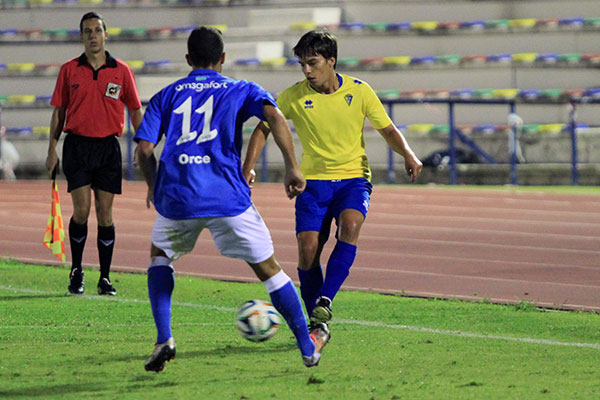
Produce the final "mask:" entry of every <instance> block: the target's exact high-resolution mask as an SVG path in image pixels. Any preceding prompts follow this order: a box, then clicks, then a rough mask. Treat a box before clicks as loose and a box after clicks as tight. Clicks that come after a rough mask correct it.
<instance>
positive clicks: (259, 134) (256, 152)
mask: <svg viewBox="0 0 600 400" xmlns="http://www.w3.org/2000/svg"><path fill="white" fill-rule="evenodd" d="M270 132H271V130H270V129H269V128H268V127H267V126H266V125H265V124H264V122H262V121H260V122H259V123H258V125H256V128H254V131H253V132H252V135H250V140H249V141H248V148H247V150H246V158H244V164H243V165H242V172H243V173H244V178H245V179H246V182H248V186H250V187H251V188H252V185H253V184H254V180H255V179H256V173H255V172H254V165H256V161H257V160H258V157H259V156H260V153H261V152H262V150H263V148H264V147H265V143H266V142H267V137H269V133H270Z"/></svg>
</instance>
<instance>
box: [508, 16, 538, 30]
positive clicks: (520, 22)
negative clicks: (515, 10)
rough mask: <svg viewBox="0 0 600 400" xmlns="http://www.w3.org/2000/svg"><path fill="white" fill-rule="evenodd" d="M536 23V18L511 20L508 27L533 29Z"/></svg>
mask: <svg viewBox="0 0 600 400" xmlns="http://www.w3.org/2000/svg"><path fill="white" fill-rule="evenodd" d="M536 22H537V20H536V19H535V18H522V19H511V20H509V21H508V25H509V26H510V27H511V28H521V29H522V28H533V27H534V26H535V24H536Z"/></svg>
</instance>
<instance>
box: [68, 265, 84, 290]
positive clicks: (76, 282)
mask: <svg viewBox="0 0 600 400" xmlns="http://www.w3.org/2000/svg"><path fill="white" fill-rule="evenodd" d="M69 281H70V282H69V292H70V293H71V294H83V289H84V284H83V270H82V269H79V268H73V269H72V270H71V273H70V274H69Z"/></svg>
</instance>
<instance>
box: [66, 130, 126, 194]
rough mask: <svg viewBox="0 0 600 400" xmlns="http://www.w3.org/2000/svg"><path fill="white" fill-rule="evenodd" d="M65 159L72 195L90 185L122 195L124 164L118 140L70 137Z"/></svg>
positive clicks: (71, 134)
mask: <svg viewBox="0 0 600 400" xmlns="http://www.w3.org/2000/svg"><path fill="white" fill-rule="evenodd" d="M62 158H63V160H62V163H63V166H62V168H63V172H64V174H65V176H66V178H67V184H68V185H67V190H68V191H69V192H71V191H73V190H75V189H77V188H80V187H82V186H85V185H90V186H91V187H92V189H100V190H103V191H105V192H109V193H114V194H121V184H122V179H123V163H122V157H121V145H120V144H119V140H118V139H117V137H116V136H114V135H113V136H108V137H105V138H92V137H85V136H79V135H75V134H73V133H69V134H68V135H67V136H66V137H65V141H64V143H63V154H62Z"/></svg>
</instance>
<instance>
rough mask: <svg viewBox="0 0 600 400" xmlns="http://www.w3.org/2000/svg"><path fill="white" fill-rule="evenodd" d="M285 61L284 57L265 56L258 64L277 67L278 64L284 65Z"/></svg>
mask: <svg viewBox="0 0 600 400" xmlns="http://www.w3.org/2000/svg"><path fill="white" fill-rule="evenodd" d="M286 61H287V58H286V57H276V58H265V59H262V60H260V65H268V66H272V67H279V66H282V65H285V63H286Z"/></svg>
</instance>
